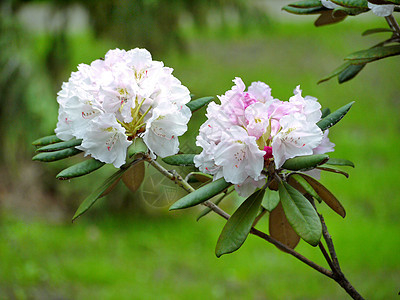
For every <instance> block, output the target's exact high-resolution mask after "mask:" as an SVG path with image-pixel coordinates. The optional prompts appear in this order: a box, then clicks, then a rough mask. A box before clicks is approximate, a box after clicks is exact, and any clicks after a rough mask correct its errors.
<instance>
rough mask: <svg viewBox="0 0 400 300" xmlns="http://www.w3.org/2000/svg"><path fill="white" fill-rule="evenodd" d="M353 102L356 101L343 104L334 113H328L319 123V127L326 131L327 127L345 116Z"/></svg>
mask: <svg viewBox="0 0 400 300" xmlns="http://www.w3.org/2000/svg"><path fill="white" fill-rule="evenodd" d="M353 104H354V101H352V102H350V103H348V104H346V105H344V106H342V107H341V108H339V109H338V110H335V111H334V112H333V113H331V114H329V115H327V116H326V117H325V118H323V119H322V120H320V121H319V122H318V123H317V125H318V127H319V128H321V130H322V131H325V130H326V129H328V128H330V127H332V126H333V125H335V124H336V123H337V122H339V121H340V120H341V119H343V117H344V116H345V115H346V114H347V112H348V111H349V110H350V108H351V106H352V105H353Z"/></svg>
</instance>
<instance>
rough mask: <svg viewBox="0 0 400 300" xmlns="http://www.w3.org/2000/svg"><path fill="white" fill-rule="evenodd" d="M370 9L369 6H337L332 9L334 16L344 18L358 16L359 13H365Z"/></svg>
mask: <svg viewBox="0 0 400 300" xmlns="http://www.w3.org/2000/svg"><path fill="white" fill-rule="evenodd" d="M367 11H369V8H347V7H339V8H335V9H334V10H333V11H332V16H333V17H334V18H342V17H343V16H346V15H349V16H357V15H359V14H362V13H365V12H367Z"/></svg>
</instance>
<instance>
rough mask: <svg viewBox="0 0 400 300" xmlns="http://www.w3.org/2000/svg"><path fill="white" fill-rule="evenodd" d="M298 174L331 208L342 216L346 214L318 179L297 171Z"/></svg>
mask: <svg viewBox="0 0 400 300" xmlns="http://www.w3.org/2000/svg"><path fill="white" fill-rule="evenodd" d="M299 175H300V176H302V177H303V178H304V179H305V180H307V182H308V183H309V184H310V185H311V186H312V187H313V189H314V191H316V192H317V194H318V195H319V196H320V197H321V199H322V201H324V202H325V203H326V204H327V205H328V206H329V207H330V208H331V209H333V210H334V211H335V212H336V213H337V214H339V215H340V216H341V217H343V218H344V217H345V216H346V211H345V209H344V207H343V205H342V204H341V203H340V202H339V200H338V199H336V197H335V196H334V195H333V194H332V193H331V192H330V191H329V190H328V189H327V188H326V187H324V186H323V185H322V184H321V183H320V182H319V181H317V180H315V179H314V178H312V177H311V176H308V175H306V174H301V173H299Z"/></svg>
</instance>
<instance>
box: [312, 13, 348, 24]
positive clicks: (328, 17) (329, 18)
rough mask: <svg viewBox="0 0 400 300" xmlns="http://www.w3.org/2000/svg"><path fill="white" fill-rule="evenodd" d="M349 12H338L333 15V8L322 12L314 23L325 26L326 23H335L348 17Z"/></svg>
mask: <svg viewBox="0 0 400 300" xmlns="http://www.w3.org/2000/svg"><path fill="white" fill-rule="evenodd" d="M346 17H347V14H346V13H343V14H336V15H333V11H332V10H327V11H323V12H321V15H320V16H319V17H318V19H316V20H315V22H314V25H315V26H317V27H319V26H324V25H330V24H335V23H339V22H341V21H343V20H344V19H346Z"/></svg>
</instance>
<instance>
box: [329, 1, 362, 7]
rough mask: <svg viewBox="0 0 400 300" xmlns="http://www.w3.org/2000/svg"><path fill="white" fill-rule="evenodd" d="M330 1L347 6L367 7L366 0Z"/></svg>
mask: <svg viewBox="0 0 400 300" xmlns="http://www.w3.org/2000/svg"><path fill="white" fill-rule="evenodd" d="M332 2H333V3H335V4H338V5H340V6H343V7H348V8H368V1H367V0H332Z"/></svg>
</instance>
